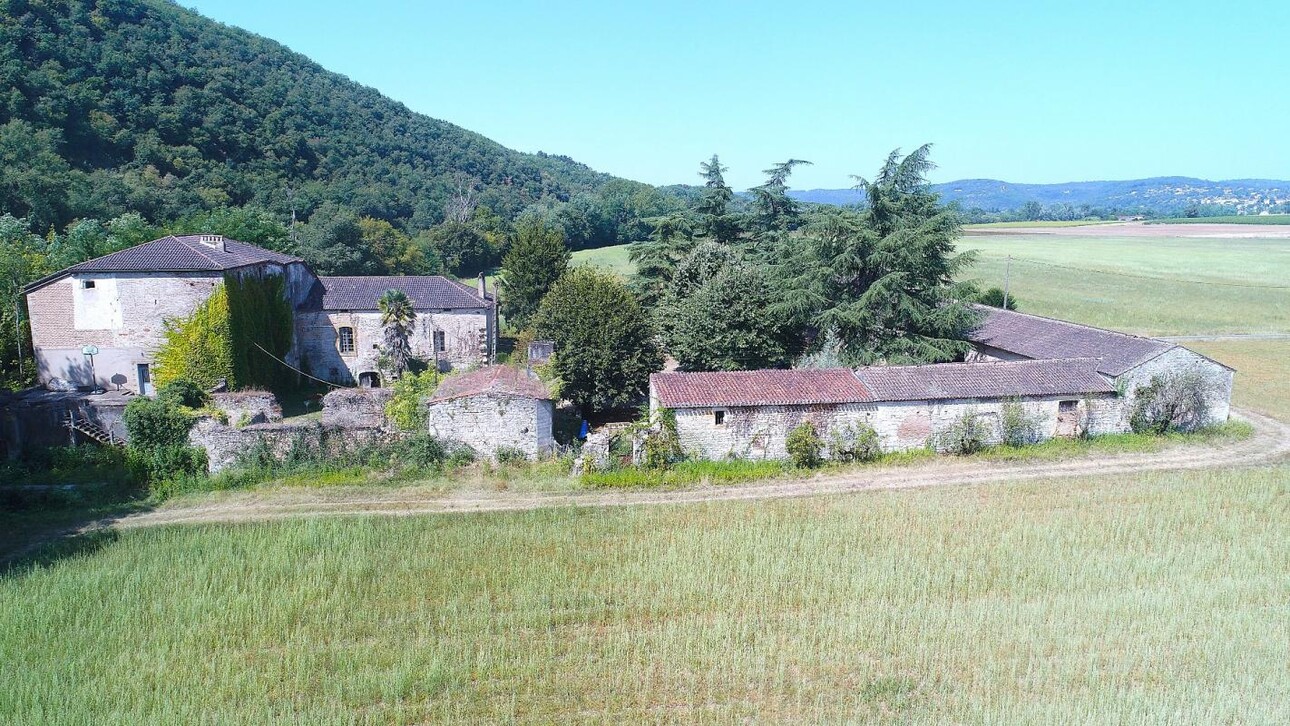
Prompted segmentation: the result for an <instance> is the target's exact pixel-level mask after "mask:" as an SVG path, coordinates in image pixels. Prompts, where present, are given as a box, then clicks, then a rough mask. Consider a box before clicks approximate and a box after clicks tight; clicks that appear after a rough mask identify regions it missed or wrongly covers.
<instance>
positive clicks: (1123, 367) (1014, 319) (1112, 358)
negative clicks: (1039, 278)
mask: <svg viewBox="0 0 1290 726" xmlns="http://www.w3.org/2000/svg"><path fill="white" fill-rule="evenodd" d="M980 309H981V310H982V311H983V312H984V313H985V317H984V319H983V320H982V321H981V325H980V326H978V327H977V329H976V330H974V331H972V332H971V333H969V334H968V340H970V341H972V342H973V343H977V344H979V345H988V346H990V347H992V348H999V349H1001V350H1006V351H1008V352H1011V353H1016V354H1017V355H1021V356H1025V357H1027V358H1096V359H1097V360H1098V363H1097V370H1098V371H1100V372H1102V373H1105V374H1107V375H1109V376H1118V375H1121V374H1122V373H1124V372H1125V371H1128V370H1129V369H1131V368H1133V367H1135V366H1137V365H1139V364H1140V363H1144V362H1146V361H1148V360H1150V359H1152V358H1155V357H1156V356H1158V355H1160V354H1161V353H1164V352H1165V351H1167V350H1170V349H1172V348H1175V347H1176V346H1175V344H1173V343H1167V342H1164V341H1160V340H1153V339H1151V338H1141V337H1138V336H1136V335H1129V334H1127V333H1117V332H1115V331H1113V330H1104V329H1102V328H1094V327H1092V326H1089V325H1080V324H1079V323H1068V322H1066V321H1064V320H1054V319H1053V318H1044V317H1040V316H1038V315H1028V314H1026V313H1018V312H1015V311H1011V310H1000V309H998V308H986V307H981V308H980Z"/></svg>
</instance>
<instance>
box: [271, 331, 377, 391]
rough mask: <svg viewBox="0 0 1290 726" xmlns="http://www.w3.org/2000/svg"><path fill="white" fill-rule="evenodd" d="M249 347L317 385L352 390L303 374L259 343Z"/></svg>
mask: <svg viewBox="0 0 1290 726" xmlns="http://www.w3.org/2000/svg"><path fill="white" fill-rule="evenodd" d="M251 345H254V346H255V347H257V348H259V349H260V352H261V353H263V354H265V355H267V356H269V357H270V358H272V359H274V360H276V361H277V362H279V363H281V364H282V365H284V366H286V367H288V368H290V369H291V370H293V371H295V372H296V373H299V374H300V375H302V376H304V377H305V378H309V379H311V380H315V381H318V382H319V383H326V384H327V385H329V386H331V387H332V388H353V386H341V385H338V384H335V383H332V382H331V381H324V380H323V379H321V378H315V377H314V376H311V375H309V374H308V373H305V372H304V371H302V370H300V369H299V368H297V367H295V366H293V365H291V364H290V363H288V362H286V361H284V360H282V359H281V358H279V357H278V356H276V355H274V354H272V353H270V352H269V351H267V350H265V349H264V346H262V345H260V344H259V343H255V342H253V343H251Z"/></svg>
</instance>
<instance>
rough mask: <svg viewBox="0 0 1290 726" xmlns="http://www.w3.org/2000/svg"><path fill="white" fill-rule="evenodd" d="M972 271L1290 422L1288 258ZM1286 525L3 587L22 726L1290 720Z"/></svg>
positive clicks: (1157, 520) (905, 537)
mask: <svg viewBox="0 0 1290 726" xmlns="http://www.w3.org/2000/svg"><path fill="white" fill-rule="evenodd" d="M961 245H962V246H963V247H964V248H969V249H977V250H979V253H980V262H979V264H978V265H977V268H976V273H975V274H976V276H978V277H979V278H980V279H982V281H983V282H985V283H987V284H990V285H995V284H1002V282H1003V275H1004V270H1005V267H1006V266H1007V258H1008V256H1009V255H1011V256H1012V258H1013V260H1012V267H1011V273H1010V286H1011V289H1012V291H1013V292H1014V294H1015V295H1016V296H1017V298H1018V299H1019V300H1020V301H1021V306H1022V308H1021V309H1022V310H1024V311H1027V312H1034V313H1039V314H1050V315H1060V316H1063V317H1068V318H1071V319H1074V320H1078V321H1081V322H1087V323H1091V324H1095V325H1106V326H1109V327H1115V328H1119V329H1123V330H1129V331H1131V332H1138V333H1146V334H1152V335H1176V336H1182V335H1197V336H1210V337H1212V338H1214V339H1213V340H1207V341H1197V342H1189V343H1188V345H1191V346H1193V347H1195V348H1196V349H1197V350H1198V351H1200V352H1202V353H1205V354H1207V355H1211V356H1213V357H1215V358H1217V359H1219V360H1221V361H1224V362H1226V363H1229V364H1230V365H1233V366H1235V367H1237V368H1238V369H1239V372H1238V374H1237V377H1236V391H1235V396H1234V400H1233V404H1234V405H1235V406H1237V407H1240V408H1244V409H1247V410H1250V411H1254V412H1258V413H1261V414H1264V415H1267V416H1272V417H1275V418H1278V419H1280V420H1282V421H1286V422H1290V385H1288V384H1287V381H1290V338H1287V337H1285V336H1284V335H1282V336H1281V337H1277V334H1285V333H1290V294H1287V291H1286V290H1285V289H1284V287H1282V286H1284V285H1285V284H1286V282H1285V281H1286V280H1287V279H1290V241H1287V240H1284V239H1281V240H1276V239H1270V238H1269V239H1258V238H1255V239H1198V238H1182V237H1158V236H1157V237H1151V236H1147V237H1121V236H1116V237H1105V238H1103V237H1097V236H1092V237H1088V236H1083V237H1078V238H1077V237H1074V236H1064V235H1059V234H1044V235H1029V234H997V235H995V234H989V235H981V236H978V235H973V236H968V237H965V238H963V240H962V242H961ZM579 259H580V260H582V261H583V262H586V263H591V264H602V265H605V266H610V267H615V268H616V269H617V270H618V271H619V272H621V273H626V272H627V271H629V270H630V262H629V261H628V260H627V258H626V255H625V251H624V250H621V249H613V248H611V249H608V250H596V251H592V252H589V253H579V255H578V256H577V257H576V258H575V260H579ZM1237 334H1253V335H1254V336H1258V337H1248V338H1239V339H1224V337H1223V336H1231V335H1237ZM513 486H515V487H516V488H523V487H524V486H525V484H524V483H523V482H514V483H513ZM299 488H300V487H299V483H297V486H294V487H289V486H277V487H273V486H270V487H266V488H265V489H264V490H262V491H256V492H252V493H251V495H250V496H254V497H258V498H261V499H265V500H272V499H274V498H281V497H290V496H291V492H292V490H298V489H299ZM220 502H221V499H220V498H219V497H218V496H215V495H202V496H201V497H195V498H187V499H180V500H179V501H177V502H175V503H174V507H175V508H176V509H177V510H183V509H184V508H187V510H188V511H193V512H196V511H199V510H201V509H202V508H212V507H214V508H218V507H219V506H220ZM163 511H164V510H163ZM1287 532H1290V463H1287V462H1285V461H1284V460H1282V461H1280V462H1278V463H1272V464H1264V465H1260V466H1257V467H1249V468H1246V467H1238V466H1229V467H1224V468H1216V469H1205V470H1196V471H1157V472H1139V473H1116V474H1112V475H1087V474H1085V475H1083V476H1079V477H1074V478H1072V477H1062V478H1052V479H1039V480H1034V479H1026V480H1016V481H1010V480H1007V479H1006V478H1005V479H1004V480H1001V481H994V482H988V483H977V484H971V485H964V486H948V487H925V488H918V489H908V490H900V491H869V492H861V493H855V494H848V495H838V496H825V497H811V498H797V499H781V500H764V501H751V502H738V501H723V502H703V503H690V504H677V505H662V506H641V507H619V508H578V507H566V508H554V509H543V510H538V511H529V512H499V513H485V514H469V515H461V514H447V515H434V516H416V517H411V516H409V517H378V516H364V517H345V518H332V517H297V518H288V519H285V520H284V521H277V522H260V523H250V524H202V525H199V526H194V525H177V526H149V527H139V528H136V529H123V530H106V531H103V532H100V533H97V534H94V535H92V536H88V537H84V538H78V539H70V540H66V541H64V542H61V543H58V544H56V545H54V546H53V547H51V548H49V549H46V550H45V551H43V552H40V553H38V554H36V555H35V556H33V557H31V558H29V559H28V560H27V561H26V562H23V563H19V564H18V565H16V566H12V567H11V568H10V569H9V570H7V571H6V572H5V573H4V574H2V575H0V721H3V722H13V723H68V722H71V723H77V722H91V721H102V720H109V721H116V722H123V723H176V722H189V721H214V722H276V721H290V720H295V721H300V722H309V723H315V722H319V723H351V722H360V723H369V722H370V723H392V722H393V723H406V722H414V723H419V722H430V721H445V720H447V721H466V722H480V721H483V722H495V721H503V722H538V723H551V722H561V723H563V722H580V721H602V720H616V721H632V722H635V721H648V722H673V721H711V722H728V721H734V720H776V721H879V720H881V721H897V722H916V723H944V722H971V723H976V722H1042V723H1051V722H1095V723H1103V722H1126V721H1127V722H1141V723H1178V722H1183V723H1213V722H1233V723H1285V722H1287V721H1290V671H1288V670H1287V668H1286V664H1287V663H1290V613H1288V612H1287V609H1286V605H1285V604H1286V603H1287V602H1290V564H1288V563H1290V537H1287V536H1286V533H1287Z"/></svg>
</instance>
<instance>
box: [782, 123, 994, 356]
mask: <svg viewBox="0 0 1290 726" xmlns="http://www.w3.org/2000/svg"><path fill="white" fill-rule="evenodd" d="M929 152H930V146H923V147H921V148H919V149H918V150H916V151H914V152H913V153H911V154H909V155H908V156H906V157H903V158H902V157H901V155H900V151H899V150H896V151H893V152H892V153H891V154H890V155H889V156H888V158H887V161H886V163H885V164H884V165H883V167H882V169H881V170H880V171H879V173H878V176H877V177H876V178H875V179H874V180H873V181H872V182H870V181H867V180H865V179H862V178H859V177H857V182H858V183H857V187H856V188H857V189H861V190H862V191H864V193H865V196H866V198H867V200H868V206H867V207H866V208H865V209H864V211H863V212H859V213H856V212H853V211H847V210H838V211H835V212H831V213H829V214H827V215H823V216H822V217H821V218H820V219H819V220H818V221H817V222H816V223H815V224H813V225H812V228H811V229H809V230H808V232H807V235H806V236H805V237H804V238H802V239H801V240H799V241H795V242H794V243H793V245H792V247H791V248H790V249H789V250H788V252H787V253H786V256H787V259H786V261H785V262H784V264H782V265H781V266H780V269H781V270H783V271H784V276H783V277H782V278H781V285H780V287H779V295H778V302H777V303H776V305H775V309H776V311H777V312H778V313H779V314H782V315H783V316H784V317H785V319H786V320H789V321H791V322H792V324H793V325H795V327H797V329H799V330H800V331H801V332H802V334H803V335H804V337H806V338H807V339H813V340H816V341H826V340H835V341H836V343H837V345H838V346H839V351H838V352H839V355H840V357H841V359H842V360H843V361H845V362H846V363H848V364H850V365H855V364H870V363H879V362H887V363H899V362H908V363H931V362H938V361H945V360H951V359H953V358H954V357H956V356H958V355H960V354H962V353H964V352H966V350H967V348H968V345H967V343H965V342H964V341H963V336H964V333H965V332H966V331H967V330H968V329H969V328H971V326H972V325H974V324H975V323H976V322H977V319H978V317H979V316H978V314H977V313H976V312H975V311H974V310H973V309H972V308H970V307H969V306H968V305H967V304H966V302H965V301H966V300H967V299H969V297H970V293H971V287H970V285H967V284H964V283H956V282H955V276H956V274H957V273H958V272H959V271H960V270H962V269H963V268H964V266H966V265H967V264H969V263H970V262H971V261H972V259H973V257H972V256H971V254H970V253H963V254H956V253H955V251H954V240H955V239H956V238H957V237H958V232H959V226H958V218H957V216H956V215H955V213H954V212H953V211H952V210H949V209H946V208H945V207H943V206H941V205H940V204H939V202H938V198H937V196H936V194H935V193H933V192H932V191H931V190H930V189H929V188H928V186H927V182H926V173H927V172H928V171H929V170H930V169H931V168H932V163H931V161H930V160H929V159H928V154H929Z"/></svg>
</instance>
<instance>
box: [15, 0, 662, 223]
mask: <svg viewBox="0 0 1290 726" xmlns="http://www.w3.org/2000/svg"><path fill="white" fill-rule="evenodd" d="M427 77H428V78H429V79H430V82H433V78H434V69H427ZM611 182H615V180H614V178H613V177H610V176H608V175H606V174H601V173H598V172H595V171H593V170H592V169H590V168H588V167H587V166H585V165H583V164H579V163H577V162H575V161H573V160H572V159H569V158H567V157H564V156H551V155H546V154H541V153H539V154H536V155H534V154H523V153H519V152H516V151H512V150H510V149H507V148H505V147H503V146H501V145H500V144H498V143H495V142H493V141H491V140H489V139H486V138H484V137H483V136H480V135H479V134H476V133H473V132H470V131H467V130H465V129H462V128H460V127H457V126H454V125H452V124H450V123H447V122H445V121H440V120H438V119H434V118H430V117H427V116H424V115H421V114H418V113H413V112H412V111H410V110H409V109H407V108H406V107H405V106H403V105H402V104H400V103H398V102H396V101H393V100H391V99H389V98H386V97H384V96H382V95H381V94H380V93H378V92H377V91H375V90H373V89H371V88H366V87H364V86H361V85H359V84H357V83H354V82H352V81H350V80H348V79H347V78H345V77H344V76H341V75H338V74H336V73H331V72H328V71H327V70H325V69H323V68H322V67H320V66H319V65H318V64H316V63H314V62H312V61H310V60H309V59H308V58H305V57H304V56H302V55H300V54H298V53H294V52H292V51H290V50H289V49H287V48H286V47H284V46H282V45H280V44H278V43H276V42H274V41H271V40H268V39H266V38H262V37H259V36H257V35H254V34H252V33H249V32H246V31H244V30H240V29H238V28H233V27H229V26H226V25H223V24H220V23H217V22H215V21H212V20H210V19H207V18H204V17H202V16H200V15H198V14H197V13H195V12H192V11H189V10H186V9H184V8H181V7H179V6H177V5H174V4H171V3H168V2H163V1H162V0H99V1H98V2H94V1H92V0H87V1H75V0H50V1H48V2H30V1H28V0H0V214H2V213H4V212H9V213H12V214H14V215H15V216H18V217H27V218H28V220H29V221H30V222H31V225H32V228H33V230H36V231H41V232H43V231H44V230H46V229H49V228H51V227H52V228H61V227H62V226H63V225H65V224H66V223H67V222H69V221H70V220H72V219H75V218H86V217H94V218H98V219H107V218H111V217H114V216H116V215H119V214H121V213H124V212H129V211H137V212H140V213H142V214H143V215H144V216H146V217H147V218H149V219H151V220H153V221H154V222H155V221H159V220H172V219H178V218H182V217H184V216H186V215H191V214H193V213H194V212H198V211H201V210H209V209H215V208H219V207H239V206H243V205H247V204H253V205H255V206H258V207H263V208H265V209H267V210H269V211H271V212H272V213H274V214H275V215H279V216H286V217H289V215H290V211H291V202H290V200H289V193H288V189H289V188H293V187H294V197H295V200H296V206H297V208H298V210H299V211H300V212H301V214H302V216H304V217H307V216H308V214H309V212H310V211H311V210H312V209H313V208H315V207H317V206H318V205H320V204H322V203H324V202H327V201H332V202H338V203H343V204H344V205H345V206H347V207H349V208H350V209H352V210H353V211H354V212H357V213H358V214H360V215H364V216H369V217H374V218H378V219H384V220H387V221H390V222H393V223H395V224H396V225H397V226H399V227H402V228H404V229H406V230H409V231H411V230H417V229H425V228H428V227H430V226H432V225H434V224H436V223H438V222H440V221H441V220H442V218H443V214H444V211H443V209H444V203H445V201H446V200H448V199H449V198H450V197H451V196H452V193H453V191H454V190H455V189H456V188H457V187H458V185H462V184H465V185H467V186H469V185H471V184H473V185H475V187H476V188H477V189H478V201H479V202H480V203H482V204H483V205H485V206H487V207H489V208H491V209H492V210H493V211H494V212H496V213H498V214H500V215H502V216H503V217H512V216H514V215H515V214H516V213H517V212H518V211H519V210H521V209H523V208H524V207H525V206H527V205H529V204H531V203H534V202H538V201H560V200H565V199H568V198H569V197H570V196H571V195H574V194H576V193H578V192H585V191H595V190H599V189H601V188H602V187H603V186H604V185H605V184H607V183H611ZM616 184H621V185H626V186H629V187H636V186H641V187H643V186H644V185H635V183H630V182H625V181H622V180H619V181H617V182H616ZM629 193H630V189H629Z"/></svg>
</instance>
